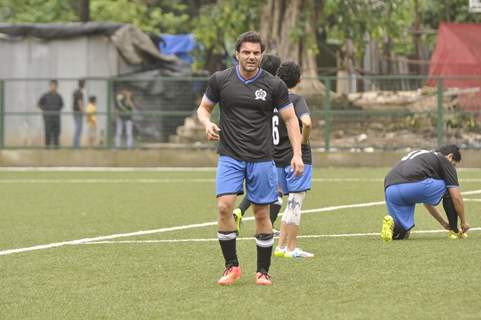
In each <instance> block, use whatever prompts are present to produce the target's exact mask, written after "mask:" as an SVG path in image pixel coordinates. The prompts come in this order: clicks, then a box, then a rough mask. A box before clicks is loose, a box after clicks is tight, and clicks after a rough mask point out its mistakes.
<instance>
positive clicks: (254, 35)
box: [235, 31, 266, 52]
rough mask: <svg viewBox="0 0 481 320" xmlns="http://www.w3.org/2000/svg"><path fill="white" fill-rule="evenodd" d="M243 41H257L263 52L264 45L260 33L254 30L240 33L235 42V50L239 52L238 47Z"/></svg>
mask: <svg viewBox="0 0 481 320" xmlns="http://www.w3.org/2000/svg"><path fill="white" fill-rule="evenodd" d="M244 42H252V43H259V44H260V45H261V52H264V50H265V49H266V46H265V44H264V42H263V41H262V38H261V35H260V34H259V33H258V32H255V31H248V32H244V33H243V34H241V35H240V36H239V37H238V38H237V41H236V43H235V50H236V51H237V52H240V47H241V46H242V44H243V43H244Z"/></svg>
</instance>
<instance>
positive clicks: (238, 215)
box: [232, 208, 242, 234]
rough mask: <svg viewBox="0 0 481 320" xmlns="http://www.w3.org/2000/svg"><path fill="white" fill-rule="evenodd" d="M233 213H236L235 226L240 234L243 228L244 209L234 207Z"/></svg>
mask: <svg viewBox="0 0 481 320" xmlns="http://www.w3.org/2000/svg"><path fill="white" fill-rule="evenodd" d="M232 214H233V215H234V220H235V228H236V231H237V234H239V233H240V229H241V223H242V211H241V209H239V208H236V209H234V211H233V212H232Z"/></svg>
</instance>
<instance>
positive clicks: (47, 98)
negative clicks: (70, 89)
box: [38, 91, 63, 112]
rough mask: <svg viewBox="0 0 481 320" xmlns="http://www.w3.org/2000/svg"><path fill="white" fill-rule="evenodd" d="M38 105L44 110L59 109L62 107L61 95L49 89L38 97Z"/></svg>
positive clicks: (52, 110)
mask: <svg viewBox="0 0 481 320" xmlns="http://www.w3.org/2000/svg"><path fill="white" fill-rule="evenodd" d="M38 105H39V107H40V109H42V110H43V111H46V112H54V111H60V110H62V108H63V100H62V96H61V95H59V94H58V93H55V94H54V93H52V92H50V91H49V92H47V93H45V94H44V95H43V96H42V97H41V98H40V100H39V101H38Z"/></svg>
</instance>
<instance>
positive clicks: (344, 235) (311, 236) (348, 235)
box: [83, 227, 481, 245]
mask: <svg viewBox="0 0 481 320" xmlns="http://www.w3.org/2000/svg"><path fill="white" fill-rule="evenodd" d="M474 231H481V228H480V227H476V228H471V229H469V232H474ZM445 232H447V231H446V230H444V229H436V230H418V231H416V230H413V232H412V233H420V234H423V233H428V234H430V233H445ZM372 236H375V237H379V232H366V233H339V234H308V235H300V236H297V238H298V239H317V238H352V237H372ZM276 238H278V237H276ZM236 240H241V241H244V240H255V238H254V237H242V238H237V239H236ZM217 241H219V239H217V238H198V239H158V240H118V241H93V242H86V243H83V244H84V245H85V244H157V243H179V242H217Z"/></svg>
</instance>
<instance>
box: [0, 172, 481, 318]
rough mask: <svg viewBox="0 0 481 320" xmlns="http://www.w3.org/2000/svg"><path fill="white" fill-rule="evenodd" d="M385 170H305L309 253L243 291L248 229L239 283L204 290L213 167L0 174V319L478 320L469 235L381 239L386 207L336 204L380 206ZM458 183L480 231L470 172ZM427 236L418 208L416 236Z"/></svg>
mask: <svg viewBox="0 0 481 320" xmlns="http://www.w3.org/2000/svg"><path fill="white" fill-rule="evenodd" d="M386 170H387V169H386V168H380V169H366V168H359V169H352V168H351V169H348V168H335V169H334V168H325V169H318V170H316V171H315V174H314V178H315V179H314V182H313V190H312V191H311V192H310V193H309V194H308V195H307V197H306V202H305V205H304V209H305V210H310V212H306V213H305V214H304V215H303V218H302V231H301V233H302V235H312V237H308V238H302V239H300V240H299V245H300V246H301V247H302V248H304V249H306V250H308V251H311V252H313V253H315V254H316V257H315V258H314V259H311V260H309V261H297V260H295V261H291V260H284V259H280V258H273V263H272V267H271V274H272V277H273V281H274V285H273V286H272V287H256V286H255V285H254V274H255V252H256V251H255V242H254V241H253V240H251V239H250V237H252V236H253V233H254V232H253V222H252V221H246V222H245V223H244V225H243V229H242V232H241V237H246V238H249V239H245V240H239V241H238V252H239V258H240V262H241V267H242V270H243V276H242V278H241V279H240V280H239V281H238V282H237V283H236V284H235V285H233V286H231V287H219V286H218V285H217V284H216V281H217V279H218V277H219V276H220V275H221V273H222V271H223V259H222V256H221V253H220V248H219V246H218V243H217V242H216V241H215V239H214V238H215V235H216V233H215V231H216V227H215V225H214V223H209V222H214V221H215V219H216V209H215V208H216V203H215V197H214V194H213V193H214V176H215V173H214V171H211V170H209V171H174V170H171V171H170V170H169V171H165V172H163V171H133V172H102V171H100V172H37V171H32V172H29V171H26V172H10V171H0V188H1V192H0V197H1V200H0V203H1V209H0V271H1V280H0V319H266V318H267V319H268V318H273V319H481V271H480V270H481V269H480V261H481V260H480V257H479V253H480V252H481V241H480V240H481V232H480V231H479V229H478V230H476V229H475V230H473V231H471V232H470V234H469V238H468V239H465V240H449V239H448V238H447V234H446V233H445V232H432V233H424V232H419V233H414V234H412V236H411V239H410V240H408V241H401V242H392V243H383V242H382V241H380V240H379V237H378V235H372V234H371V233H378V232H379V230H380V227H381V226H380V223H381V220H382V217H383V216H384V214H385V208H384V206H383V205H380V204H376V203H374V204H371V205H370V206H367V205H366V206H360V207H348V205H354V204H366V203H371V202H379V201H382V200H383V184H382V180H383V177H384V175H385V173H386ZM459 175H460V178H461V185H462V191H463V192H466V191H476V190H479V193H476V192H474V193H471V194H469V195H465V198H467V200H466V212H467V217H468V222H469V223H470V225H471V227H473V228H477V227H481V215H480V211H481V210H480V209H481V202H480V201H481V200H480V199H481V170H465V171H464V170H461V171H460V172H459ZM328 207H330V208H328ZM314 209H319V210H314ZM248 216H251V212H250V211H249V213H248ZM171 227H172V228H171ZM168 228H170V229H168ZM439 229H440V226H439V225H438V224H437V223H436V222H435V221H434V220H433V219H432V218H431V217H430V216H429V214H428V213H427V212H426V211H425V210H424V209H423V208H422V207H418V209H417V213H416V228H415V230H416V231H426V230H439ZM141 230H143V231H148V230H155V231H152V232H144V233H137V234H135V233H134V234H133V235H132V234H131V235H129V233H133V232H136V231H141ZM110 235H115V236H111V237H106V236H110ZM327 235H337V236H335V237H332V236H327ZM99 236H105V237H103V238H97V239H87V238H95V237H99ZM78 239H87V240H82V241H78V242H72V240H78ZM189 239H200V240H198V241H193V240H189ZM203 239H204V240H203ZM94 240H95V241H94ZM172 240H175V241H172ZM177 240H185V241H177ZM211 240H213V241H211ZM69 241H70V242H69ZM58 243H61V244H58ZM62 243H63V245H62ZM48 244H52V245H50V246H45V247H35V246H39V245H48ZM21 248H29V249H26V250H25V251H23V252H20V251H21V250H17V251H15V250H12V249H21ZM33 249H37V250H33Z"/></svg>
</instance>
